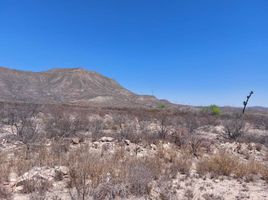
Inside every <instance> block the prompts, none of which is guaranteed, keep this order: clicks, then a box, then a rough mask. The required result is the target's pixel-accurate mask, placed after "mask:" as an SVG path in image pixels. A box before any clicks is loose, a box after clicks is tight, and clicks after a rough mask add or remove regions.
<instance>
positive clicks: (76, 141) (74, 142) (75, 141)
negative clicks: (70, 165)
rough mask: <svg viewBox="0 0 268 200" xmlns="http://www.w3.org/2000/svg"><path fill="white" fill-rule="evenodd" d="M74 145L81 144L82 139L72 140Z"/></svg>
mask: <svg viewBox="0 0 268 200" xmlns="http://www.w3.org/2000/svg"><path fill="white" fill-rule="evenodd" d="M72 143H73V144H79V143H80V139H79V138H72Z"/></svg>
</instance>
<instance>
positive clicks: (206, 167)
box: [197, 152, 268, 181]
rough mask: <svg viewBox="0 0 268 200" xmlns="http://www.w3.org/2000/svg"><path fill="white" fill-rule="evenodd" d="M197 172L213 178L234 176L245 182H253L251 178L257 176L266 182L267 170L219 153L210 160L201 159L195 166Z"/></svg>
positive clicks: (254, 162) (260, 165) (263, 166)
mask: <svg viewBox="0 0 268 200" xmlns="http://www.w3.org/2000/svg"><path fill="white" fill-rule="evenodd" d="M197 172H198V173H199V174H201V175H205V174H207V173H210V174H211V175H212V177H213V176H214V177H215V176H216V177H217V176H220V175H223V176H234V177H236V178H244V179H245V180H246V181H253V176H256V175H259V176H261V177H262V178H263V179H266V180H267V175H268V168H267V167H266V166H265V165H263V164H261V163H259V162H257V161H255V160H250V161H248V162H246V163H244V162H241V161H239V159H238V158H236V157H234V156H232V155H229V154H227V153H225V152H220V153H218V154H216V155H213V156H212V157H210V158H207V159H203V160H201V161H200V162H199V163H198V164H197Z"/></svg>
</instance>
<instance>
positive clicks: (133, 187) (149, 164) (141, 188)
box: [127, 158, 161, 196]
mask: <svg viewBox="0 0 268 200" xmlns="http://www.w3.org/2000/svg"><path fill="white" fill-rule="evenodd" d="M160 174H161V166H160V165H159V163H156V160H155V159H154V158H144V159H133V160H130V161H129V162H128V165H127V185H128V186H129V190H130V193H131V194H133V195H135V196H143V195H148V194H149V193H150V189H151V188H150V185H149V183H151V181H153V180H155V179H158V178H159V176H160Z"/></svg>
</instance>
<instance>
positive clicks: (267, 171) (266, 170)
mask: <svg viewBox="0 0 268 200" xmlns="http://www.w3.org/2000/svg"><path fill="white" fill-rule="evenodd" d="M261 175H262V179H263V180H265V181H266V182H267V183H268V167H263V169H262V171H261Z"/></svg>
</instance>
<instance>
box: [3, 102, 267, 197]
mask: <svg viewBox="0 0 268 200" xmlns="http://www.w3.org/2000/svg"><path fill="white" fill-rule="evenodd" d="M211 110H212V112H204V109H195V110H191V109H168V108H162V107H161V108H156V109H142V108H137V109H133V108H131V109H127V108H122V109H115V108H90V107H78V106H75V107H74V106H69V105H34V104H12V103H9V104H8V103H2V104H1V110H0V112H1V116H2V117H1V132H2V135H1V146H0V147H1V154H0V161H1V167H0V174H1V176H0V180H1V184H0V198H2V199H8V198H10V199H12V198H20V197H23V198H24V197H26V198H28V199H82V200H84V199H131V198H138V199H142V198H145V199H146V198H151V199H193V198H194V197H196V196H198V197H199V198H201V199H208V198H209V197H210V196H213V195H216V196H217V195H218V194H217V189H215V194H208V193H207V192H206V191H207V190H208V189H207V188H206V187H205V188H203V189H202V190H201V189H200V190H198V191H197V190H196V189H195V188H193V185H192V184H194V183H195V182H196V184H200V188H201V187H202V186H201V185H202V184H205V183H206V181H207V184H208V182H209V181H210V180H212V181H213V180H217V179H221V180H229V181H233V182H235V181H239V182H240V183H241V184H251V183H254V182H258V183H259V184H263V185H262V186H260V187H263V188H265V187H266V186H267V181H268V167H267V162H268V159H267V155H268V153H267V152H268V151H267V148H268V140H267V126H266V121H267V116H268V115H267V114H263V113H252V112H249V113H244V114H243V118H242V119H241V112H240V113H238V112H237V111H220V112H214V111H213V110H214V107H211ZM216 110H217V109H216ZM201 181H203V183H202V184H201ZM214 187H216V186H214ZM217 187H220V186H217ZM264 193H265V194H266V192H264ZM227 198H228V196H227V197H226V199H227Z"/></svg>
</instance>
